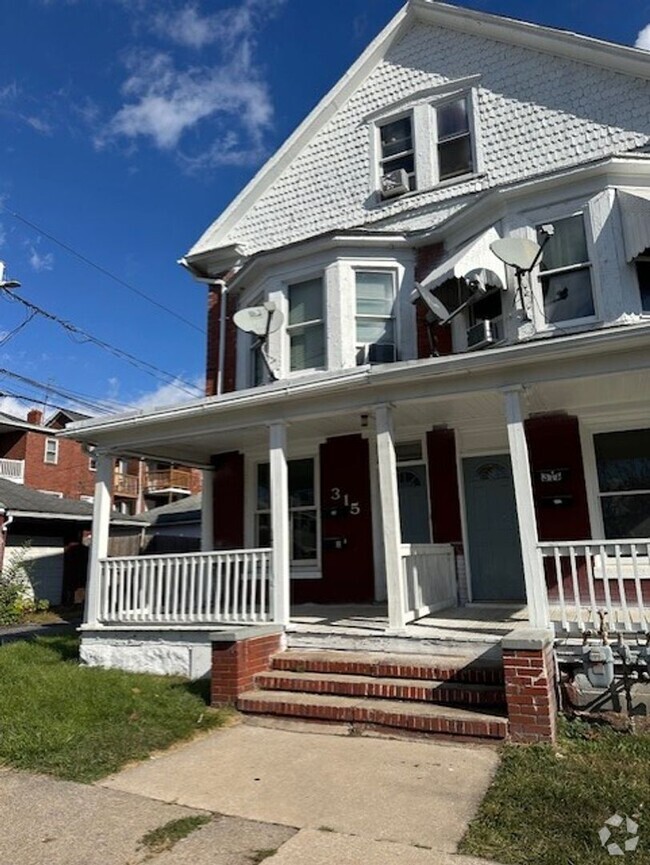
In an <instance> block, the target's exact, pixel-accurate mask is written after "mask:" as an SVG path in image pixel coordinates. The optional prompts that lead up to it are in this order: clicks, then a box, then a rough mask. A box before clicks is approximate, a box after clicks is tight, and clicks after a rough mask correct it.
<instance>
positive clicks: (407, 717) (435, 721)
mask: <svg viewBox="0 0 650 865" xmlns="http://www.w3.org/2000/svg"><path fill="white" fill-rule="evenodd" d="M237 708H238V709H239V710H240V711H241V712H246V713H250V714H255V715H279V716H282V717H291V718H308V719H311V720H318V721H335V722H344V723H348V724H355V725H368V726H372V727H386V728H391V729H399V730H407V731H411V732H418V733H431V734H438V735H446V736H463V737H473V738H480V739H504V738H505V737H506V735H507V732H508V722H507V720H506V718H505V717H503V716H501V715H497V714H494V715H491V714H486V713H478V712H471V711H469V710H467V709H457V708H453V707H450V706H444V707H443V706H438V705H435V704H431V703H417V702H413V703H402V702H399V701H396V700H383V699H382V700H375V699H371V698H368V697H365V698H354V697H342V696H331V695H329V694H296V693H292V692H287V691H247V692H246V693H245V694H242V695H241V696H240V697H239V699H238V701H237Z"/></svg>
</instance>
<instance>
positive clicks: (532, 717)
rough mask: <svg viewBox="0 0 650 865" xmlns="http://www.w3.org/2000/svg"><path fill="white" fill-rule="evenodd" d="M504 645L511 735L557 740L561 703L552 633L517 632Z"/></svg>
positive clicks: (523, 739) (522, 738) (529, 739)
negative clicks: (559, 702)
mask: <svg viewBox="0 0 650 865" xmlns="http://www.w3.org/2000/svg"><path fill="white" fill-rule="evenodd" d="M502 648H503V669H504V678H505V688H506V703H507V705H508V723H509V732H510V738H511V739H512V741H513V742H554V741H555V735H556V726H557V711H558V706H557V697H556V681H555V660H554V657H553V634H552V632H550V631H532V630H531V631H515V632H513V633H512V634H510V635H509V636H507V637H506V638H505V639H504V640H503V642H502Z"/></svg>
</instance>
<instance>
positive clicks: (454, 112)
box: [436, 99, 469, 141]
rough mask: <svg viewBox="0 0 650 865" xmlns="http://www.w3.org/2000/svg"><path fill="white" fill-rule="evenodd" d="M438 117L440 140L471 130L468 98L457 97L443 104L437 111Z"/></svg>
mask: <svg viewBox="0 0 650 865" xmlns="http://www.w3.org/2000/svg"><path fill="white" fill-rule="evenodd" d="M436 116H437V118H438V141H442V140H443V139H445V138H449V137H450V136H452V135H462V134H463V133H464V132H469V117H468V115H467V99H457V100H456V101H455V102H449V103H447V105H441V106H440V108H438V110H437V111H436Z"/></svg>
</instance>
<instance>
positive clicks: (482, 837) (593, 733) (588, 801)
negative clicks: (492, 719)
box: [460, 722, 650, 865]
mask: <svg viewBox="0 0 650 865" xmlns="http://www.w3.org/2000/svg"><path fill="white" fill-rule="evenodd" d="M501 756H502V761H501V765H500V768H499V770H498V772H497V775H496V778H495V779H494V782H493V784H492V786H491V788H490V790H489V791H488V793H487V796H486V797H485V799H484V800H483V803H482V805H481V808H480V811H479V814H478V816H477V817H476V819H475V820H474V821H473V822H472V823H471V824H470V827H469V830H468V832H467V835H466V836H465V838H464V839H463V842H462V843H461V849H460V852H462V853H465V854H468V855H473V856H479V857H484V858H486V859H493V860H495V861H497V862H502V863H504V865H510V863H512V865H522V863H524V862H525V863H526V865H605V863H609V865H611V863H612V861H617V859H618V860H619V861H625V862H630V863H634V862H637V863H639V865H641V863H647V862H650V813H649V812H650V735H649V734H648V733H641V734H639V735H633V734H630V733H619V732H615V731H614V730H611V729H609V728H607V727H596V726H591V725H588V724H585V723H583V722H572V723H564V724H563V725H562V733H561V736H560V739H559V741H558V743H557V745H556V746H555V747H551V746H548V745H533V746H528V747H518V746H515V745H505V746H504V747H503V749H502V755H501ZM615 813H618V814H621V815H625V816H630V817H632V818H633V819H634V820H636V821H637V822H638V824H639V837H640V842H639V846H638V849H637V851H636V853H628V854H627V855H626V856H625V858H624V859H623V857H612V856H610V854H609V853H608V852H607V850H605V849H603V848H602V847H601V844H600V840H599V838H598V830H599V829H600V828H601V826H603V824H604V822H605V820H607V819H608V818H609V817H611V816H612V815H613V814H615ZM626 837H627V836H625V835H623V837H622V840H623V841H624V840H625V838H626ZM612 840H615V841H617V842H619V841H620V840H621V836H618V835H617V836H616V837H614V838H612Z"/></svg>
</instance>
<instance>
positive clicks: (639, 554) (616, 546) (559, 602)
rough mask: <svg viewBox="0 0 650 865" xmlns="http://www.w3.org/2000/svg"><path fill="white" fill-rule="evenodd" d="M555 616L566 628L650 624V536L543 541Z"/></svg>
mask: <svg viewBox="0 0 650 865" xmlns="http://www.w3.org/2000/svg"><path fill="white" fill-rule="evenodd" d="M539 552H540V555H541V556H542V561H543V562H544V571H545V576H546V587H547V592H548V598H549V609H550V615H551V620H552V621H553V623H554V624H555V625H556V628H561V629H562V630H563V631H564V632H565V633H568V634H570V633H572V632H584V631H586V630H597V629H598V627H599V623H600V616H599V613H604V614H605V616H606V621H607V624H608V626H609V628H610V630H612V631H622V632H629V633H632V632H646V631H648V629H649V628H650V539H645V538H644V539H642V540H634V541H631V540H590V541H562V542H556V541H549V542H546V543H540V544H539Z"/></svg>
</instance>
